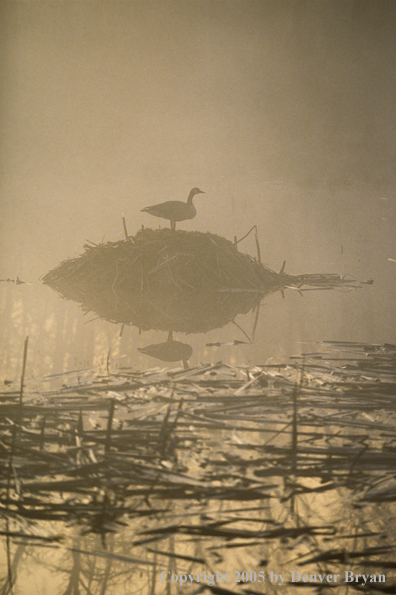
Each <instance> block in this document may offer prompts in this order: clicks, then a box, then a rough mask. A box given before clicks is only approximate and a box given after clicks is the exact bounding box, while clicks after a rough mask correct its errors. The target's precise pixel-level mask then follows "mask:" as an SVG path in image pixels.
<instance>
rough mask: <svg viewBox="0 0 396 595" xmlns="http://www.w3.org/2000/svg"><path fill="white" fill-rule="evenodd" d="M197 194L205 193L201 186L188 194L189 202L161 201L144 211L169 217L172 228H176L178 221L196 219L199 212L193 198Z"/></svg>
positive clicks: (155, 215) (156, 215)
mask: <svg viewBox="0 0 396 595" xmlns="http://www.w3.org/2000/svg"><path fill="white" fill-rule="evenodd" d="M196 194H204V192H203V191H202V190H200V189H199V188H193V189H192V190H191V191H190V194H189V195H188V199H187V202H182V201H180V200H168V201H167V202H161V203H160V204H158V205H153V206H151V207H145V208H144V209H142V212H145V213H150V215H154V217H162V219H168V220H169V221H170V224H171V228H172V229H176V221H185V220H186V219H194V217H195V215H196V214H197V211H196V208H195V207H194V205H193V198H194V196H195V195H196Z"/></svg>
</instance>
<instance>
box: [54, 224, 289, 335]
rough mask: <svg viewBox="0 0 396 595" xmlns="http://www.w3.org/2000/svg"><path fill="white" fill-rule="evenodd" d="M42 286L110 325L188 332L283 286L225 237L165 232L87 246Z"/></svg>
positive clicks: (227, 317) (216, 323)
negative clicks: (74, 302) (76, 303)
mask: <svg viewBox="0 0 396 595" xmlns="http://www.w3.org/2000/svg"><path fill="white" fill-rule="evenodd" d="M43 283H45V284H47V285H49V286H50V287H52V288H53V289H55V290H56V291H57V292H58V293H60V294H61V295H62V296H63V297H65V298H67V299H70V300H73V301H76V302H78V303H80V304H81V305H82V307H83V309H84V310H85V311H87V312H88V311H92V312H95V313H97V314H98V315H99V316H100V317H102V318H104V319H106V320H108V321H110V322H115V323H125V324H132V325H135V326H137V327H139V328H140V329H142V330H149V329H158V330H166V331H180V332H185V333H193V332H205V331H208V330H210V329H213V328H218V327H221V326H224V325H225V324H227V323H228V322H230V321H232V320H233V319H234V318H235V317H236V316H237V315H238V314H243V313H246V312H248V311H249V310H251V309H252V308H254V307H255V306H256V305H257V304H258V302H259V301H260V299H261V298H262V297H263V294H267V293H271V292H273V291H276V290H277V289H280V288H281V287H283V286H284V285H285V281H284V278H283V276H282V275H278V274H277V273H275V272H274V271H272V270H270V269H268V268H266V267H265V266H263V265H262V264H260V263H258V262H257V261H256V260H254V259H253V258H252V257H251V256H249V255H247V254H243V253H240V252H238V249H237V246H236V245H235V244H233V243H232V242H230V241H229V240H226V239H225V238H222V237H220V236H217V235H214V234H211V233H202V232H188V231H172V230H170V229H158V230H152V229H144V230H141V231H139V232H138V233H137V234H136V236H134V237H129V238H128V239H126V240H122V241H118V242H107V243H105V244H99V245H86V246H85V252H84V253H83V254H82V255H81V256H79V257H77V258H72V259H69V260H66V261H64V262H62V263H60V264H59V265H58V266H57V267H56V268H55V269H53V270H51V271H50V272H49V273H47V274H46V275H45V276H44V277H43Z"/></svg>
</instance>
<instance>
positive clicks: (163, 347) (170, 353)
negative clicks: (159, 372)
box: [138, 332, 193, 368]
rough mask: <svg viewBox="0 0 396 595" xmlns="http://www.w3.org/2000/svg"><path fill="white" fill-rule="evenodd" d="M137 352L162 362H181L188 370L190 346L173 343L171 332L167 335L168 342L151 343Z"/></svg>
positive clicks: (177, 342)
mask: <svg viewBox="0 0 396 595" xmlns="http://www.w3.org/2000/svg"><path fill="white" fill-rule="evenodd" d="M138 351H140V352H141V353H144V354H145V355H151V357H155V358H157V359H160V360H161V361H163V362H178V361H180V360H181V361H182V362H183V365H184V367H185V368H188V363H187V360H189V359H190V357H191V355H192V352H193V350H192V347H191V345H188V343H180V341H174V340H173V339H172V332H170V333H169V335H168V340H167V341H166V342H165V343H153V344H152V345H147V346H146V347H138Z"/></svg>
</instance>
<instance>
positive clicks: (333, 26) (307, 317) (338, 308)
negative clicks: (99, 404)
mask: <svg viewBox="0 0 396 595" xmlns="http://www.w3.org/2000/svg"><path fill="white" fill-rule="evenodd" d="M0 18H1V28H2V32H1V45H0V51H1V70H2V73H1V78H2V83H3V84H2V87H3V90H2V99H1V110H0V117H1V130H2V132H1V144H0V160H1V210H2V217H1V253H2V262H1V267H0V278H1V279H8V278H11V279H15V278H16V276H17V275H18V276H19V278H20V279H22V280H24V281H29V282H32V283H33V285H31V286H24V285H20V286H15V285H11V284H6V283H2V284H1V287H0V292H1V295H0V308H1V313H2V325H3V329H4V332H3V336H2V339H1V344H0V354H1V356H2V358H3V361H6V362H7V366H8V368H9V369H10V370H13V369H14V368H15V369H16V366H17V363H18V361H20V353H21V346H22V342H23V338H24V337H25V335H26V334H28V335H29V336H30V346H31V347H30V348H31V350H32V354H31V361H32V362H34V364H35V366H36V368H37V369H39V370H40V372H44V373H45V372H46V371H48V369H58V371H61V368H62V366H63V367H65V366H66V367H67V366H69V365H70V366H72V365H77V364H78V363H79V362H78V361H77V359H78V358H80V360H81V358H84V359H86V360H87V363H92V357H93V355H94V354H95V353H96V355H98V354H100V353H102V354H106V353H107V350H108V347H109V345H115V342H117V341H118V332H119V329H117V328H116V327H113V326H112V325H110V324H109V323H105V322H102V321H95V322H93V323H90V324H84V322H85V321H83V320H82V317H81V316H80V310H79V308H78V306H77V305H75V304H72V303H68V302H66V301H64V300H61V299H60V298H59V297H58V296H57V295H56V294H55V293H54V292H52V291H51V290H50V289H49V288H48V287H43V286H41V285H40V284H38V283H37V282H38V280H39V278H40V277H41V276H42V275H44V274H45V273H46V272H47V271H48V270H49V269H51V268H54V267H55V266H56V265H57V264H58V263H59V262H60V261H62V260H65V259H66V258H69V257H75V256H77V255H78V254H80V253H81V252H82V250H83V244H84V243H85V241H86V240H90V241H92V242H95V243H99V242H101V241H116V240H120V239H123V237H124V231H123V227H122V220H121V213H124V214H125V217H126V222H127V227H128V232H129V234H131V235H134V234H135V233H136V231H137V230H138V229H139V228H140V227H141V225H142V224H143V225H144V226H145V227H153V228H157V227H158V226H159V225H161V226H166V225H168V224H167V222H166V221H165V220H160V219H157V218H154V217H151V216H150V215H148V214H146V213H141V212H140V211H141V209H142V208H143V207H145V206H148V205H151V204H155V203H158V202H162V201H165V200H186V198H187V195H188V193H189V191H190V189H191V188H192V187H193V186H198V187H199V188H201V189H202V190H204V191H205V194H203V195H199V196H198V197H196V200H195V204H196V207H197V216H196V218H195V219H193V220H191V221H185V222H182V223H181V224H180V225H179V226H178V228H179V229H186V230H189V231H192V230H198V231H203V232H204V231H210V232H212V233H216V234H219V235H221V236H224V237H226V238H228V239H230V240H233V238H234V236H238V237H242V236H243V235H244V234H245V233H246V232H247V231H248V230H249V229H250V227H251V226H252V225H254V224H257V226H258V233H259V241H260V247H261V256H262V261H263V262H264V263H265V264H267V265H268V266H269V267H271V268H273V269H274V270H276V271H278V270H279V269H280V268H281V266H282V263H283V261H286V272H288V273H295V274H299V273H326V272H335V273H341V274H350V275H352V276H353V277H355V278H357V279H361V280H364V279H368V278H373V279H374V281H375V283H374V285H373V286H367V287H364V288H363V289H362V290H359V291H355V292H352V293H347V294H346V293H342V292H309V293H306V294H305V295H304V297H303V298H301V296H300V295H298V293H297V292H288V293H287V294H286V299H285V300H283V299H282V297H281V295H280V294H278V295H274V296H272V297H270V298H268V299H267V300H265V302H264V303H263V304H262V309H261V314H260V320H259V325H258V329H257V339H256V342H255V344H254V345H252V346H245V347H243V349H244V351H243V352H241V351H239V352H238V353H237V354H235V352H234V351H233V350H232V348H231V347H222V348H220V349H218V350H217V351H216V352H208V350H207V349H206V348H205V344H206V343H207V342H209V341H216V340H219V339H220V340H223V341H227V340H233V339H235V338H238V339H243V336H241V335H240V334H239V333H238V331H237V329H235V328H232V329H231V330H230V329H229V328H226V329H222V330H221V331H219V332H217V333H215V332H213V333H210V336H197V337H187V340H190V339H191V341H192V342H194V350H195V352H194V353H195V355H194V356H193V359H192V363H193V364H194V363H197V362H199V361H202V360H204V359H205V360H208V359H210V358H214V360H215V361H217V360H219V359H223V360H224V361H227V360H228V359H233V360H238V361H240V362H241V363H258V362H260V363H263V361H264V360H265V359H267V358H269V357H276V358H278V359H279V358H280V357H283V356H284V355H288V354H291V353H294V352H300V351H301V350H302V351H304V350H305V349H307V350H308V351H309V350H312V349H311V346H310V345H311V344H314V343H315V342H317V341H320V340H323V339H324V340H326V339H328V340H347V341H367V342H373V343H381V342H395V341H396V336H395V335H396V333H395V318H396V308H395V271H396V268H395V267H396V262H395V260H396V237H395V229H396V208H395V182H396V160H395V137H396V126H395V124H396V111H395V106H396V4H395V3H394V2H393V1H392V0H389V1H388V0H342V1H338V0H330V1H325V0H282V1H279V0H276V1H270V0H260V1H256V0H243V1H237V0H227V1H218V0H183V1H178V0H172V1H166V0H165V1H164V0H161V1H157V2H151V1H147V0H145V1H140V0H137V1H118V0H114V1H103V2H102V1H95V2H88V1H85V0H81V1H76V2H70V1H62V0H56V1H45V2H39V1H32V2H15V1H7V0H6V1H3V2H2V3H1V4H0ZM239 247H240V250H241V251H244V252H247V253H250V254H252V255H255V243H254V239H253V238H249V239H247V240H245V241H244V242H242V243H241V244H240V245H239ZM92 318H93V317H92ZM252 320H253V317H252V316H250V317H245V318H244V319H242V320H239V319H238V322H239V324H241V325H242V326H243V328H245V329H246V330H247V331H249V329H251V326H252ZM128 333H129V334H128ZM55 336H58V338H59V336H61V337H63V340H62V341H63V343H62V344H63V348H64V350H67V351H68V353H69V362H68V363H65V361H64V359H63V360H62V364H61V363H59V361H58V363H57V357H58V358H60V357H61V348H60V347H59V353H58V354H56V353H55V352H54V349H53V344H52V343H51V341H55V339H54V337H55ZM154 336H155V337H157V340H158V341H160V340H164V337H163V333H162V334H161V333H144V334H143V335H142V336H139V335H138V331H137V329H126V331H125V332H124V335H123V338H122V341H123V342H124V343H123V342H121V343H120V342H118V343H117V348H116V350H117V354H118V356H120V357H124V361H128V362H129V363H130V364H131V365H135V364H137V363H142V362H143V364H144V365H146V366H148V365H155V361H154V360H151V359H149V358H147V357H144V358H143V356H140V355H138V354H137V352H136V349H135V347H137V346H141V345H143V344H147V343H150V341H151V342H152V340H153V337H154ZM184 339H186V337H184ZM184 339H183V338H182V337H181V340H184ZM43 344H47V346H48V348H47V351H46V356H45V357H43V350H45V349H44V347H43ZM54 344H55V343H54ZM307 345H309V347H308V348H307ZM114 349H115V348H114ZM10 354H11V355H10ZM76 354H77V355H78V357H77V355H76ZM63 355H64V354H63ZM62 357H63V356H62ZM76 358H77V359H76ZM194 358H195V359H194Z"/></svg>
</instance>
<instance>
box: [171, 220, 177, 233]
mask: <svg viewBox="0 0 396 595" xmlns="http://www.w3.org/2000/svg"><path fill="white" fill-rule="evenodd" d="M170 224H171V229H173V231H176V221H171V222H170Z"/></svg>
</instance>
